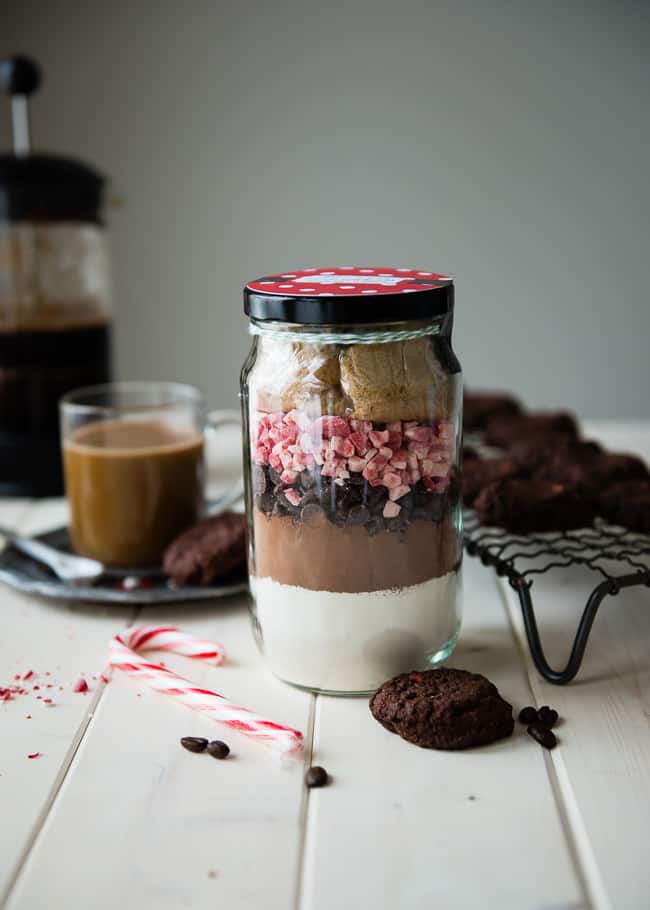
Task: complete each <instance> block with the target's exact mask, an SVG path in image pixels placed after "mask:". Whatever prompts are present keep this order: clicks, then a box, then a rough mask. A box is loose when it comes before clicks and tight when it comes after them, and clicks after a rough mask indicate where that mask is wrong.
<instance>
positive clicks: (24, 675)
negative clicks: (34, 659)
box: [23, 670, 34, 682]
mask: <svg viewBox="0 0 650 910" xmlns="http://www.w3.org/2000/svg"><path fill="white" fill-rule="evenodd" d="M33 675H34V671H33V670H28V671H27V673H23V682H24V681H25V680H27V679H31V678H32V676H33Z"/></svg>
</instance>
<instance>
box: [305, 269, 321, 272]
mask: <svg viewBox="0 0 650 910" xmlns="http://www.w3.org/2000/svg"><path fill="white" fill-rule="evenodd" d="M317 271H318V269H303V272H317Z"/></svg>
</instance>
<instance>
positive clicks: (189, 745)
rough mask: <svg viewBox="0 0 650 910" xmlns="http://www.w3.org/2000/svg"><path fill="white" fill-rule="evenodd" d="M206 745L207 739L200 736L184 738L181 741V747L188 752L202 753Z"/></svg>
mask: <svg viewBox="0 0 650 910" xmlns="http://www.w3.org/2000/svg"><path fill="white" fill-rule="evenodd" d="M207 745H208V741H207V739H203V737H202V736H184V737H183V738H182V739H181V746H182V747H183V748H184V749H187V751H188V752H203V751H204V749H205V748H206V747H207Z"/></svg>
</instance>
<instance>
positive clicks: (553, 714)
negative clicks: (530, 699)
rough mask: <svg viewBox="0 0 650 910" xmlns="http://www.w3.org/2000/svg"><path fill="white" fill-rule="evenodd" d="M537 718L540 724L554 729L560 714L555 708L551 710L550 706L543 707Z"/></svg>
mask: <svg viewBox="0 0 650 910" xmlns="http://www.w3.org/2000/svg"><path fill="white" fill-rule="evenodd" d="M537 717H538V719H539V722H540V723H542V724H544V726H545V727H549V728H550V727H554V726H555V724H556V723H557V719H558V717H559V714H558V713H557V711H556V710H555V709H554V708H549V706H548V705H542V707H541V708H540V709H539V711H538V712H537Z"/></svg>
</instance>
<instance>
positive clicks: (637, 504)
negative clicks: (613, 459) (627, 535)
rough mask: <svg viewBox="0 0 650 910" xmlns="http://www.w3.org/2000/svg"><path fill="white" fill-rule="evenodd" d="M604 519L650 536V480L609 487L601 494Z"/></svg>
mask: <svg viewBox="0 0 650 910" xmlns="http://www.w3.org/2000/svg"><path fill="white" fill-rule="evenodd" d="M598 507H599V512H600V514H601V515H602V516H603V518H605V519H607V521H609V522H611V523H612V524H615V525H621V526H622V527H624V528H627V529H628V530H630V531H636V532H638V533H639V534H650V480H649V479H647V478H646V479H645V480H631V481H628V482H626V483H617V484H614V486H611V487H608V488H607V489H605V490H603V492H602V493H601V494H600V498H599V501H598Z"/></svg>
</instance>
